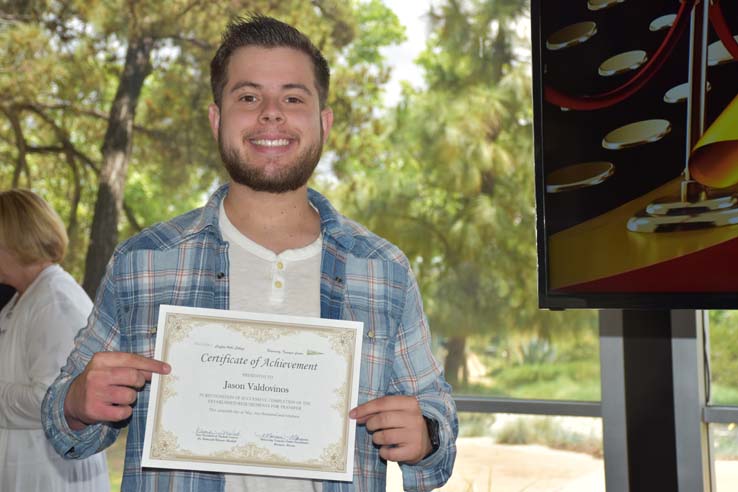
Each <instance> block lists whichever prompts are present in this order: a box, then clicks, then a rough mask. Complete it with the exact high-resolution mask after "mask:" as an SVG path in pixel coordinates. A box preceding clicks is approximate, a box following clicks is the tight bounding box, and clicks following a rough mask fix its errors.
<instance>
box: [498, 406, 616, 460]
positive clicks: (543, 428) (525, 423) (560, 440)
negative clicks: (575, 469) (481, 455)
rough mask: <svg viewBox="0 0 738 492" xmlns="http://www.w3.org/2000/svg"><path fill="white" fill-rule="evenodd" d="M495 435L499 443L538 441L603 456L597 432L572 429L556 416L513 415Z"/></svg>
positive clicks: (600, 439) (544, 444)
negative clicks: (594, 433)
mask: <svg viewBox="0 0 738 492" xmlns="http://www.w3.org/2000/svg"><path fill="white" fill-rule="evenodd" d="M495 438H496V441H497V442H498V443H502V444H541V445H543V446H548V447H550V448H554V449H564V450H567V451H576V452H580V453H587V454H591V455H592V456H595V457H598V458H601V457H602V438H601V437H600V436H599V435H593V434H591V433H582V432H578V431H574V430H572V429H571V428H568V427H566V426H564V425H562V424H561V423H560V420H558V419H557V418H555V417H526V416H520V417H516V418H514V419H512V420H511V421H509V422H507V423H506V424H505V425H504V426H503V427H502V428H501V429H500V430H498V431H497V432H496V434H495Z"/></svg>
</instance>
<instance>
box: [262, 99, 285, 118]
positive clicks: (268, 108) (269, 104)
mask: <svg viewBox="0 0 738 492" xmlns="http://www.w3.org/2000/svg"><path fill="white" fill-rule="evenodd" d="M259 121H261V122H262V123H281V122H283V121H284V113H282V108H281V107H280V106H279V103H278V102H277V101H264V107H263V108H262V111H261V114H260V115H259Z"/></svg>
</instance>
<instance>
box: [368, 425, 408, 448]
mask: <svg viewBox="0 0 738 492" xmlns="http://www.w3.org/2000/svg"><path fill="white" fill-rule="evenodd" d="M407 438H408V435H407V432H403V431H402V430H400V429H386V430H381V431H378V432H375V433H373V434H372V442H373V443H374V444H376V445H377V446H402V445H403V444H407V441H406V440H407Z"/></svg>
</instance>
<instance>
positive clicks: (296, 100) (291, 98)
mask: <svg viewBox="0 0 738 492" xmlns="http://www.w3.org/2000/svg"><path fill="white" fill-rule="evenodd" d="M285 101H287V102H288V103H290V104H299V103H301V102H302V99H300V98H299V97H295V96H288V97H287V98H286V99H285Z"/></svg>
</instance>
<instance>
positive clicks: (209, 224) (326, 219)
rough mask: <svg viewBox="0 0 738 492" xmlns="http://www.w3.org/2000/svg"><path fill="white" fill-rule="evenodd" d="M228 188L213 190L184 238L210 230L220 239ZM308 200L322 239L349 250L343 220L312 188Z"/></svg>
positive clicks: (349, 237)
mask: <svg viewBox="0 0 738 492" xmlns="http://www.w3.org/2000/svg"><path fill="white" fill-rule="evenodd" d="M228 188H229V185H228V184H224V185H222V186H220V187H219V188H218V189H217V190H215V192H214V193H213V194H212V195H211V196H210V198H209V199H208V201H207V203H206V204H205V206H204V207H203V208H202V210H201V212H200V216H199V217H198V219H197V220H195V221H194V222H193V223H192V225H191V226H190V227H189V228H188V229H187V230H186V231H184V236H189V235H193V234H198V233H200V232H202V231H204V230H205V229H207V228H212V229H213V230H214V231H215V233H216V234H217V236H218V237H219V238H221V239H222V235H221V233H220V228H219V226H218V213H219V210H220V203H221V202H222V201H223V199H225V197H226V195H227V194H228ZM308 200H310V203H312V204H313V206H314V207H315V209H316V210H317V211H318V213H319V214H320V228H321V232H322V233H323V237H324V239H325V238H328V237H330V238H333V239H334V240H335V241H336V242H337V243H338V244H340V245H341V246H342V247H344V248H346V249H347V250H350V249H351V248H352V247H353V245H354V237H353V234H352V232H351V228H350V227H348V225H346V224H345V218H344V217H343V216H342V215H341V214H339V213H338V211H337V210H336V209H335V208H333V205H331V203H330V202H329V201H328V199H327V198H326V197H324V196H323V195H321V194H320V193H318V192H317V191H315V190H313V189H312V188H309V189H308Z"/></svg>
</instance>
